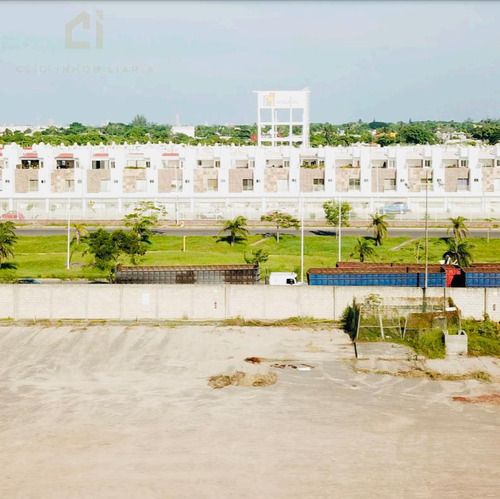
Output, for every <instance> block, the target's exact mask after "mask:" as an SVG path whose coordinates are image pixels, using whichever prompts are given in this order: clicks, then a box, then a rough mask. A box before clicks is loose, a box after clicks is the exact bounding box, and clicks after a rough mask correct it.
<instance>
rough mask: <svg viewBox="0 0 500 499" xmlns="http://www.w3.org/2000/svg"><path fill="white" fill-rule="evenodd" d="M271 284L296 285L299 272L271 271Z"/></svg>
mask: <svg viewBox="0 0 500 499" xmlns="http://www.w3.org/2000/svg"><path fill="white" fill-rule="evenodd" d="M269 284H270V285H271V286H287V285H292V286H294V285H296V284H297V274H296V273H295V272H271V275H270V276H269Z"/></svg>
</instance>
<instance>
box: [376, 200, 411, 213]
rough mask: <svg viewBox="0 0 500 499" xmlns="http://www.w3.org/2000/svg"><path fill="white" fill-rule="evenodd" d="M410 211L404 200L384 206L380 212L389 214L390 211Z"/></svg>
mask: <svg viewBox="0 0 500 499" xmlns="http://www.w3.org/2000/svg"><path fill="white" fill-rule="evenodd" d="M408 211H410V210H409V209H408V205H407V204H406V203H403V202H402V201H397V202H396V203H392V204H389V205H387V206H382V208H380V213H382V214H383V215H388V214H390V213H407V212H408Z"/></svg>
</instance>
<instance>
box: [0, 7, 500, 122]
mask: <svg viewBox="0 0 500 499" xmlns="http://www.w3.org/2000/svg"><path fill="white" fill-rule="evenodd" d="M96 10H102V11H103V21H102V26H103V48H102V49H98V48H96V47H95V44H96V35H95V33H96V32H95V12H96ZM82 11H86V12H88V13H89V14H90V16H91V22H90V29H88V30H84V29H83V28H82V27H81V26H80V27H77V28H75V30H74V32H73V35H74V40H76V41H88V42H89V44H90V48H86V49H82V48H80V49H78V48H67V47H66V46H65V25H66V23H68V22H69V21H71V19H73V18H74V17H76V16H77V15H78V14H80V13H81V12H82ZM0 19H1V26H2V28H1V34H0V76H1V97H0V123H4V124H25V123H30V124H32V123H45V122H47V121H48V120H49V119H51V120H53V121H54V122H55V123H57V124H67V123H69V122H71V121H81V122H83V123H87V124H100V123H103V122H105V121H108V120H109V121H122V122H129V121H130V120H131V118H132V117H133V116H134V115H135V114H137V113H141V114H144V115H146V117H147V118H148V119H149V120H152V121H155V122H161V123H173V122H174V121H175V116H176V113H179V115H180V120H181V122H182V123H183V124H195V123H205V122H207V123H253V122H254V121H255V119H256V109H255V108H256V98H255V95H254V94H253V93H252V90H278V89H283V90H286V89H290V90H295V89H301V88H303V87H306V86H308V87H309V88H310V89H311V119H312V121H315V122H317V121H328V122H330V123H342V122H346V121H351V120H358V119H359V118H361V119H363V120H365V121H371V120H372V119H373V118H376V119H377V120H381V121H397V120H403V121H407V120H408V119H409V118H411V119H413V120H420V119H447V120H448V119H454V120H463V119H466V118H468V117H471V118H473V119H481V118H487V117H490V118H498V117H500V95H499V94H500V93H499V88H500V85H499V82H500V78H499V77H500V29H499V22H500V3H496V2H477V1H476V2H454V1H446V2H430V1H428V2H411V1H404V2H403V1H402V2H397V1H388V2H378V1H376V0H372V1H367V2H362V1H357V2H349V3H347V2H341V1H336V2H333V1H332V2H328V1H319V2H300V1H293V2H288V1H286V0H282V1H280V2H269V1H267V2H265V1H252V2H245V1H237V2H236V1H235V2H231V1H222V2H211V1H204V2H173V1H171V2H168V1H166V2H161V1H156V2H144V1H143V2H140V1H137V2H133V1H129V2H121V1H112V2H106V1H102V2H77V1H59V2H41V1H38V2H23V1H21V2H1V3H0ZM134 67H136V69H135V70H134Z"/></svg>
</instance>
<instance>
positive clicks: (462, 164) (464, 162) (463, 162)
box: [460, 159, 469, 168]
mask: <svg viewBox="0 0 500 499" xmlns="http://www.w3.org/2000/svg"><path fill="white" fill-rule="evenodd" d="M468 166H469V162H468V161H467V160H466V159H461V160H460V168H468Z"/></svg>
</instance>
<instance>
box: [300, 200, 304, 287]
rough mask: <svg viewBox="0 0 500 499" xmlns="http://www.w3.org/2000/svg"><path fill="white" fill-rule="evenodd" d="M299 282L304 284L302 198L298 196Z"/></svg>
mask: <svg viewBox="0 0 500 499" xmlns="http://www.w3.org/2000/svg"><path fill="white" fill-rule="evenodd" d="M300 282H301V283H302V284H304V198H303V197H302V196H300Z"/></svg>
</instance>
